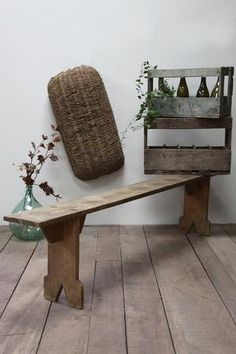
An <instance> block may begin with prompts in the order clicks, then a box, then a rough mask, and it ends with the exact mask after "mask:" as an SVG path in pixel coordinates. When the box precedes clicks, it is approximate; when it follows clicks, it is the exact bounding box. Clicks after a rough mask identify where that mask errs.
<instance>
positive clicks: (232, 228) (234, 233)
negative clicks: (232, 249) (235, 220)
mask: <svg viewBox="0 0 236 354" xmlns="http://www.w3.org/2000/svg"><path fill="white" fill-rule="evenodd" d="M220 226H221V227H222V228H223V230H224V231H225V232H226V233H227V234H228V235H229V236H230V237H231V238H232V239H233V240H234V242H236V224H221V225H220Z"/></svg>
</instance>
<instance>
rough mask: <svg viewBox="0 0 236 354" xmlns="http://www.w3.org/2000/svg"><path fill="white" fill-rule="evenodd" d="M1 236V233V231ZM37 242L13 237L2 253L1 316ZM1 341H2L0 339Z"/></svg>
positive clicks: (0, 278) (0, 261)
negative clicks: (23, 240)
mask: <svg viewBox="0 0 236 354" xmlns="http://www.w3.org/2000/svg"><path fill="white" fill-rule="evenodd" d="M0 237H1V233H0ZM36 246H37V243H35V242H30V241H29V242H21V241H18V240H17V239H16V238H12V239H11V240H10V241H9V242H8V243H7V245H6V246H5V248H4V249H3V250H2V251H1V253H0V269H1V274H0V289H1V290H0V316H1V314H2V313H3V311H4V309H5V307H6V305H7V302H8V301H9V299H10V297H11V296H12V294H13V293H14V290H15V287H16V285H17V283H18V281H19V280H20V278H21V276H22V273H24V270H25V268H26V266H27V264H28V262H29V259H30V257H31V255H32V254H33V252H34V250H35V247H36ZM0 342H1V341H0Z"/></svg>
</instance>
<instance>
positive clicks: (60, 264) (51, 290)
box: [43, 218, 83, 309]
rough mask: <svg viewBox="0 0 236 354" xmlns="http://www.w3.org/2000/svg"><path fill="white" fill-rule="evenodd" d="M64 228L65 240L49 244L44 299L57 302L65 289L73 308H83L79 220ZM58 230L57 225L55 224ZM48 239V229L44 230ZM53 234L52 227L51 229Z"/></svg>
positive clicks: (65, 224)
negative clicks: (80, 276) (80, 278)
mask: <svg viewBox="0 0 236 354" xmlns="http://www.w3.org/2000/svg"><path fill="white" fill-rule="evenodd" d="M63 226H64V227H63V228H62V232H63V236H64V237H63V238H62V239H61V237H60V238H59V240H60V241H59V242H54V243H52V242H49V243H48V275H47V276H46V277H45V278H44V297H45V299H47V300H51V301H56V300H57V299H58V297H59V295H60V293H61V290H62V287H63V288H64V291H65V294H66V298H67V300H68V303H69V305H70V306H71V307H76V308H78V309H82V308H83V285H82V283H81V282H80V280H79V234H80V230H81V222H80V219H79V218H74V219H70V220H67V221H66V222H65V223H64V225H63ZM55 227H56V229H57V230H58V228H57V224H55ZM43 232H44V234H45V236H46V237H47V227H45V228H43ZM50 232H51V227H50Z"/></svg>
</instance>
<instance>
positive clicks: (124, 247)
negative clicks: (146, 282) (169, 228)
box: [120, 225, 150, 264]
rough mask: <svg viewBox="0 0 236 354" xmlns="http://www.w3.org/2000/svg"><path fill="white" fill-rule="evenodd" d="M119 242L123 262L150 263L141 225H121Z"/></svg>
mask: <svg viewBox="0 0 236 354" xmlns="http://www.w3.org/2000/svg"><path fill="white" fill-rule="evenodd" d="M120 244H121V253H122V262H123V263H124V262H132V263H135V264H136V263H150V256H149V251H148V249H147V243H146V239H145V236H144V232H143V227H142V225H121V226H120Z"/></svg>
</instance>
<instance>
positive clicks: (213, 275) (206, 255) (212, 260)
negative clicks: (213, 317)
mask: <svg viewBox="0 0 236 354" xmlns="http://www.w3.org/2000/svg"><path fill="white" fill-rule="evenodd" d="M212 237H213V238H214V237H215V234H214V232H213V233H212ZM188 239H189V240H190V242H191V245H192V247H193V248H194V250H195V252H196V253H197V255H198V257H199V259H200V261H201V263H202V265H203V267H204V269H205V270H206V272H207V274H208V276H209V277H210V279H211V281H212V283H213V284H214V286H215V288H216V290H217V291H218V293H219V294H220V297H221V299H222V300H223V302H224V304H225V306H226V307H227V309H228V311H229V312H230V314H231V316H232V317H233V319H234V321H235V323H236V301H235V294H236V282H235V281H234V280H233V278H232V277H231V275H230V273H229V272H228V271H227V270H226V268H225V267H224V265H223V263H222V262H221V261H220V260H219V258H218V257H217V256H216V254H215V252H214V251H213V249H212V248H211V247H210V245H209V244H208V242H207V240H206V239H205V237H199V236H198V235H197V234H196V233H190V234H188Z"/></svg>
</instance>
